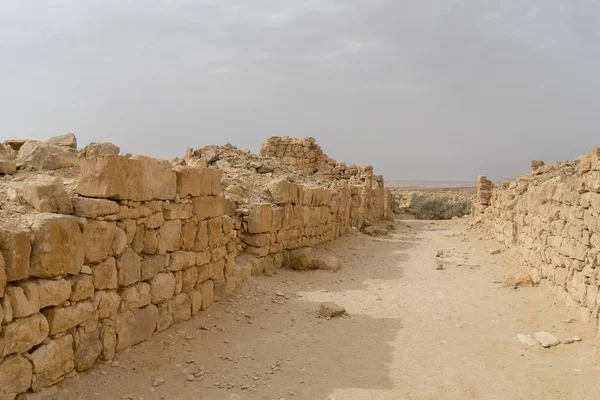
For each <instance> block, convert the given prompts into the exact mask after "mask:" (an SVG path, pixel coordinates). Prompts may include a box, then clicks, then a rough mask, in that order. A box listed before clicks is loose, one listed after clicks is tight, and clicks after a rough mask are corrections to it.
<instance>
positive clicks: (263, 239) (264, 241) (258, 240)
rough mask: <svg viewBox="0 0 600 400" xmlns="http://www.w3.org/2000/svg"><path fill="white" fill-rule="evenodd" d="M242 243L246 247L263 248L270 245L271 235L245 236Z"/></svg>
mask: <svg viewBox="0 0 600 400" xmlns="http://www.w3.org/2000/svg"><path fill="white" fill-rule="evenodd" d="M242 241H243V242H244V243H246V244H247V245H250V246H254V247H264V246H269V245H270V244H271V235H270V234H269V233H257V234H245V235H244V236H243V237H242Z"/></svg>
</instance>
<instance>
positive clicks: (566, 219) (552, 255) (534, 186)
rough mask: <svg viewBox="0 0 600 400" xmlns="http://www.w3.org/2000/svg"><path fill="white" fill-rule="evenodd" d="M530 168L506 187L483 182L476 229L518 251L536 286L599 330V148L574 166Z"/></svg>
mask: <svg viewBox="0 0 600 400" xmlns="http://www.w3.org/2000/svg"><path fill="white" fill-rule="evenodd" d="M531 167H532V172H531V174H528V175H524V176H520V177H518V178H517V180H516V181H514V182H507V183H504V184H502V185H501V186H496V185H493V184H492V183H491V182H489V181H488V180H487V179H486V178H485V177H483V176H482V177H479V183H478V199H479V201H478V202H477V203H474V204H473V208H472V216H473V222H472V224H473V226H477V227H479V229H482V230H484V231H486V232H487V233H488V234H491V235H493V236H494V237H495V238H497V239H498V240H500V241H501V242H503V243H505V244H506V245H508V246H515V247H517V249H518V251H519V253H520V256H521V258H522V262H523V264H524V266H525V267H527V270H528V274H529V276H530V277H531V281H532V282H533V284H535V285H540V286H542V287H543V288H545V289H547V290H548V291H550V292H552V293H554V294H555V295H556V296H557V297H558V298H559V299H561V300H562V301H563V302H564V303H565V304H566V306H567V307H568V308H569V309H570V310H571V311H572V312H573V313H575V314H576V315H578V317H579V319H581V320H583V321H589V322H593V323H594V324H595V325H596V326H598V322H599V321H598V317H599V307H600V268H599V267H598V265H599V261H598V260H599V255H600V224H599V223H598V221H599V220H600V219H599V217H600V148H594V149H592V152H591V154H586V155H584V156H582V157H580V158H579V159H578V160H575V161H572V162H560V163H557V164H552V165H546V164H544V163H543V162H540V161H534V162H532V164H531Z"/></svg>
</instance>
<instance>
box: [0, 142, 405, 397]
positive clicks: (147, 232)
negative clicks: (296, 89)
mask: <svg viewBox="0 0 600 400" xmlns="http://www.w3.org/2000/svg"><path fill="white" fill-rule="evenodd" d="M305 149H306V150H305ZM119 153H120V149H119V148H118V147H117V146H115V145H113V144H111V143H92V144H89V145H87V146H85V147H84V148H83V149H78V148H77V139H76V138H75V135H73V134H67V135H62V136H59V137H54V138H51V139H50V140H48V141H47V142H42V141H33V140H9V141H5V142H4V143H3V144H1V145H0V399H14V398H16V397H17V396H18V397H19V398H22V399H25V398H33V397H27V396H33V394H32V393H36V394H40V393H50V392H52V391H55V390H56V386H55V385H56V384H57V383H58V382H60V381H62V380H64V379H65V378H71V377H74V376H76V374H77V373H78V372H80V371H84V370H86V369H89V368H90V367H92V366H93V365H94V364H95V363H96V362H97V361H98V360H106V361H109V360H111V359H112V358H113V357H114V356H115V354H116V353H117V352H120V351H123V350H125V349H127V348H129V347H131V346H133V345H135V344H137V343H140V342H142V341H145V340H148V339H149V338H150V337H151V336H152V335H153V334H155V333H156V332H160V331H163V330H165V329H168V328H169V327H170V326H172V325H173V324H176V323H179V322H182V321H186V320H188V319H190V318H191V317H193V316H194V315H195V314H197V313H199V312H201V311H204V310H206V309H207V308H208V307H210V305H211V304H212V303H213V302H214V301H216V300H219V299H220V298H223V297H224V296H226V295H227V294H229V293H231V292H232V291H233V290H235V289H236V287H237V286H238V285H239V284H240V283H241V282H243V281H244V280H245V279H246V278H247V277H249V276H250V275H260V274H265V275H271V274H274V273H276V272H277V269H279V268H281V267H284V266H285V267H289V268H295V269H298V270H308V269H315V268H321V269H326V270H330V271H335V270H337V269H339V268H340V267H341V266H340V263H339V260H337V259H335V258H334V257H326V256H315V253H314V251H313V250H312V246H315V245H317V244H320V243H324V242H327V241H331V240H334V239H336V238H338V237H340V236H341V235H342V234H343V233H344V232H346V230H347V229H350V228H357V229H362V228H363V227H365V226H366V225H367V224H366V221H378V220H382V219H384V218H388V219H389V218H393V214H392V212H391V194H390V192H389V191H388V190H387V189H385V188H384V183H383V178H382V177H380V176H376V175H373V169H372V168H371V167H361V168H359V167H353V166H352V167H346V166H345V164H343V163H337V162H335V161H334V160H331V159H330V158H329V157H327V156H326V155H324V154H323V152H322V150H321V149H320V148H319V146H318V145H317V144H316V143H315V141H314V139H311V138H305V139H291V138H271V139H269V140H268V142H267V143H266V144H265V145H264V146H263V148H262V149H261V154H262V155H263V156H257V155H252V154H250V153H249V152H247V151H241V150H238V149H237V148H235V147H234V146H231V145H226V146H221V147H219V146H209V147H205V148H203V149H197V150H194V149H189V150H188V151H187V153H186V154H185V156H184V157H183V158H181V159H175V160H173V161H171V162H169V161H164V160H157V159H153V158H149V157H144V156H130V155H126V156H121V155H119ZM332 313H333V314H335V315H338V314H339V310H338V311H336V310H333V311H332ZM333 314H332V316H335V315H333Z"/></svg>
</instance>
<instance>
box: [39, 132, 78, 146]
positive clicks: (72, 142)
mask: <svg viewBox="0 0 600 400" xmlns="http://www.w3.org/2000/svg"><path fill="white" fill-rule="evenodd" d="M46 143H48V144H51V145H53V146H60V147H68V148H70V149H76V148H77V138H76V137H75V134H74V133H66V134H64V135H60V136H54V137H51V138H50V139H48V140H47V141H46Z"/></svg>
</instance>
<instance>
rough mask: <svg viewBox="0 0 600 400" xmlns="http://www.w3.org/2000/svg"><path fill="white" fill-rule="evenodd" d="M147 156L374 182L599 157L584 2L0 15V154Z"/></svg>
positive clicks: (316, 3) (595, 51) (294, 1)
mask: <svg viewBox="0 0 600 400" xmlns="http://www.w3.org/2000/svg"><path fill="white" fill-rule="evenodd" d="M66 132H75V133H76V135H77V137H78V139H79V142H80V145H84V144H86V143H88V142H90V141H110V142H114V143H115V144H117V145H119V146H120V147H121V149H122V151H123V152H130V153H134V154H146V155H151V156H155V157H160V158H167V159H170V158H173V157H176V156H182V155H183V154H184V153H185V149H186V148H187V147H194V148H198V147H202V146H205V145H209V144H225V143H227V142H230V143H232V144H234V145H236V146H238V147H239V148H244V147H248V148H250V149H252V150H253V151H255V152H256V151H258V148H259V146H260V144H261V143H262V142H263V141H265V140H266V138H267V137H268V136H272V135H280V136H285V135H288V136H313V137H315V138H316V139H317V141H318V143H319V144H321V146H322V147H323V149H324V150H325V152H326V153H327V154H329V155H330V156H332V157H333V158H335V159H337V160H341V161H347V162H348V163H355V164H360V165H364V164H373V165H374V166H375V168H376V171H377V172H379V173H383V174H384V175H385V177H386V178H387V179H406V180H424V179H428V180H470V179H474V178H475V176H476V175H478V174H487V175H488V176H490V177H492V178H493V179H501V178H505V177H512V176H516V175H517V174H521V173H527V172H529V162H530V160H532V159H541V160H544V161H546V162H555V161H559V160H568V159H573V158H575V157H576V156H578V155H580V154H583V153H586V152H589V150H590V149H591V147H593V146H600V2H598V1H595V0H464V1H457V0H251V1H250V0H237V1H234V0H162V1H161V0H154V1H142V0H101V1H98V0H54V1H51V0H43V1H42V0H19V1H2V2H0V139H6V138H35V139H47V138H48V137H50V136H53V135H57V134H61V133H66Z"/></svg>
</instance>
